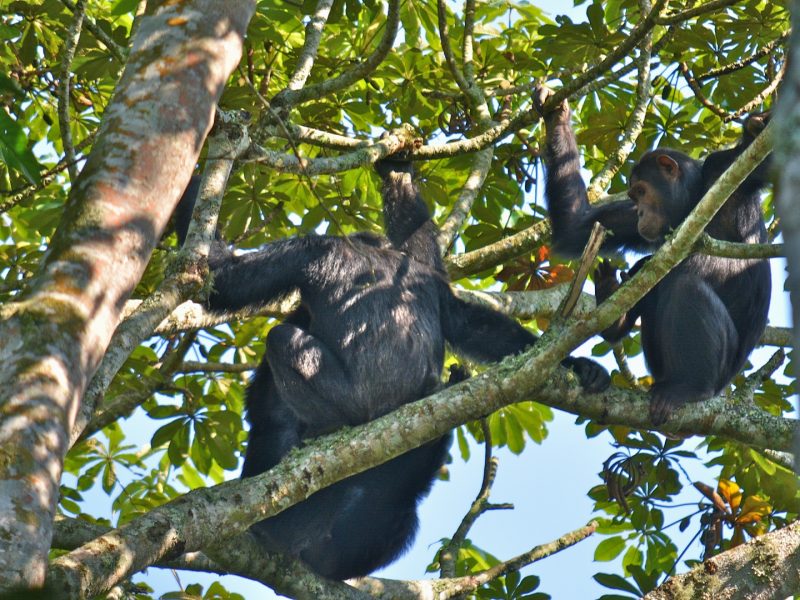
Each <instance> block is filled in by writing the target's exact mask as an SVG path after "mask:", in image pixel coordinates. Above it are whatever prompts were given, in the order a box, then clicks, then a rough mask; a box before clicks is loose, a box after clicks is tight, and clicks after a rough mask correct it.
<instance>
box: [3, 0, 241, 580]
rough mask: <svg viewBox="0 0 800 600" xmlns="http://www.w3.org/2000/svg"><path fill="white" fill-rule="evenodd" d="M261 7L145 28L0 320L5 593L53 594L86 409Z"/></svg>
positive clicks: (189, 7)
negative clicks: (55, 531) (63, 490)
mask: <svg viewBox="0 0 800 600" xmlns="http://www.w3.org/2000/svg"><path fill="white" fill-rule="evenodd" d="M254 4H255V3H254V2H252V0H229V1H227V2H212V1H210V0H195V1H194V2H181V3H165V4H164V5H163V7H162V9H161V10H159V11H158V12H157V14H155V15H152V16H148V17H145V18H143V19H142V22H141V26H140V28H139V30H138V32H137V34H136V38H135V40H134V43H133V49H132V50H131V54H130V60H129V61H128V63H127V65H126V68H125V71H124V73H123V76H122V78H121V80H120V83H119V85H118V87H117V91H116V94H115V96H114V100H113V102H112V103H111V105H109V107H108V109H107V110H106V113H105V118H104V121H103V124H102V126H101V129H100V132H99V134H98V136H97V141H96V143H95V146H94V149H93V151H92V154H91V156H90V157H89V160H88V162H87V163H86V166H85V167H84V169H83V172H82V173H81V174H80V176H79V178H78V179H77V181H76V182H75V185H74V187H73V189H72V191H71V194H70V198H69V200H68V202H67V206H66V208H65V211H64V215H63V217H62V221H61V224H60V225H59V228H58V231H57V232H56V234H55V236H54V238H53V240H52V243H51V245H50V248H49V250H48V254H47V257H46V259H45V261H44V263H43V265H42V268H41V269H40V271H39V273H38V274H37V275H36V276H35V277H34V278H33V279H32V280H31V283H30V286H29V288H28V289H27V290H26V291H25V293H24V294H23V295H21V296H20V298H19V301H18V302H16V303H15V304H12V305H9V306H8V307H6V308H5V309H3V311H2V313H1V314H0V340H3V343H2V344H0V365H1V366H0V591H2V590H4V589H9V588H12V587H36V586H40V585H42V583H43V582H44V576H45V568H46V564H47V563H46V561H47V551H48V549H49V545H50V538H51V535H52V519H53V513H54V510H55V505H56V501H57V497H58V483H59V479H60V476H61V468H62V462H63V458H64V453H65V451H66V447H67V440H68V432H69V431H70V428H71V426H72V423H73V421H74V418H75V414H76V411H77V408H78V404H79V402H80V398H81V396H82V395H83V392H84V390H85V388H86V383H87V381H88V379H89V378H90V377H91V376H92V374H93V372H94V370H95V369H96V367H97V365H98V362H99V361H100V359H101V358H102V356H103V353H104V351H105V349H106V347H107V345H108V342H109V339H110V338H111V334H112V332H113V331H114V328H115V326H116V325H117V323H118V321H119V317H120V311H121V310H122V308H123V307H124V304H125V301H126V300H127V299H128V297H129V295H130V293H131V291H132V290H133V288H134V286H135V285H136V283H137V282H138V281H139V279H140V277H141V274H142V272H143V270H144V267H145V265H146V263H147V260H148V259H149V257H150V253H151V251H152V249H153V247H154V245H155V243H156V241H157V239H158V235H159V234H160V233H161V231H162V230H163V228H164V225H165V224H166V222H167V220H168V218H169V216H170V213H171V212H172V208H173V207H174V205H175V203H176V202H177V200H178V198H179V196H180V194H181V192H182V191H183V188H184V186H185V185H186V183H187V182H188V179H189V176H190V174H191V171H192V169H193V167H194V165H195V162H196V160H197V157H198V155H199V152H200V148H201V146H202V144H203V140H204V139H205V136H206V134H207V133H208V130H209V129H210V127H211V123H212V119H213V115H214V107H215V104H216V102H217V100H218V98H219V96H220V94H221V93H222V89H223V86H224V84H225V81H226V79H227V77H228V75H229V74H230V72H231V71H232V70H233V68H234V67H235V66H236V64H237V63H238V60H239V57H240V55H241V48H242V39H243V36H244V32H245V28H246V26H247V23H248V21H249V19H250V16H251V15H252V12H253V10H254Z"/></svg>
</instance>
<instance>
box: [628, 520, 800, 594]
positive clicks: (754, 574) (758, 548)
mask: <svg viewBox="0 0 800 600" xmlns="http://www.w3.org/2000/svg"><path fill="white" fill-rule="evenodd" d="M798 589H800V523H797V522H795V523H792V524H791V525H789V526H787V527H784V528H783V529H778V530H777V531H771V532H770V533H767V534H764V535H760V536H758V537H756V538H754V539H752V540H750V541H749V542H747V543H746V544H742V545H741V546H737V547H735V548H732V549H731V550H728V551H726V552H723V553H721V554H718V555H717V556H715V557H713V558H709V559H708V560H704V561H703V563H702V564H701V565H698V566H697V567H695V568H694V569H692V570H691V571H689V572H688V573H684V574H683V575H676V576H674V577H670V578H669V579H668V580H667V581H666V582H665V583H664V584H662V585H661V586H659V587H658V588H656V589H655V590H653V591H652V592H650V593H649V594H647V595H646V596H645V597H644V600H677V599H678V598H701V597H702V598H715V597H725V596H730V594H731V593H732V591H733V590H735V595H736V597H737V598H753V599H756V598H761V599H764V600H767V599H768V598H786V597H789V596H792V595H793V594H794V593H796V592H797V590H798Z"/></svg>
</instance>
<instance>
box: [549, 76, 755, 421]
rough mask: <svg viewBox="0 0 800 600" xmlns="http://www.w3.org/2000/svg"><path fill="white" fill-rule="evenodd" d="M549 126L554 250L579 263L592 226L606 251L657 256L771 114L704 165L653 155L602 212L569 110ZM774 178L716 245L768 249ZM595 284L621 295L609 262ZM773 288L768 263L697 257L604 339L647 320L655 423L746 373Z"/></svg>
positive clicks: (743, 195) (740, 207) (716, 227)
mask: <svg viewBox="0 0 800 600" xmlns="http://www.w3.org/2000/svg"><path fill="white" fill-rule="evenodd" d="M549 94H550V93H549V92H548V91H547V90H545V89H544V88H541V89H540V90H539V93H538V98H537V100H538V102H539V106H542V105H543V103H544V101H545V100H546V98H547V97H548V96H549ZM544 118H545V126H546V130H547V142H546V150H545V162H546V166H547V183H546V187H545V195H546V199H547V203H548V207H549V210H550V220H551V222H552V225H553V242H554V245H555V249H556V250H557V251H559V252H562V253H565V254H570V255H577V254H579V253H580V252H581V250H582V249H583V246H584V245H585V244H586V241H587V240H588V237H589V232H590V231H591V229H592V226H593V225H594V223H595V222H600V223H601V224H602V225H603V226H604V227H606V228H607V229H609V230H610V235H609V236H607V239H606V241H605V243H604V246H603V249H604V250H615V249H619V248H627V249H631V250H635V251H639V252H650V251H653V250H655V249H657V248H658V247H659V246H660V245H661V244H662V243H663V241H664V236H665V235H666V234H667V233H668V232H669V231H670V230H671V229H674V228H675V227H677V226H678V225H679V224H680V223H681V222H682V221H683V220H684V219H685V218H686V216H687V215H688V214H689V212H691V210H692V209H693V208H694V207H695V206H696V205H697V203H698V202H699V201H700V199H701V198H702V197H703V194H704V193H705V192H706V191H707V190H708V189H709V188H710V187H711V185H712V184H713V183H714V182H715V181H716V180H717V178H718V177H719V176H720V175H721V174H722V173H723V172H724V171H725V169H727V168H728V167H729V166H730V165H731V163H733V161H734V160H735V159H736V158H737V157H738V156H739V155H740V154H741V153H742V152H743V151H744V149H745V148H747V146H749V145H750V143H751V142H752V141H753V139H755V136H756V135H758V133H760V132H761V130H763V129H764V127H765V126H766V124H767V122H768V120H769V115H768V114H766V113H765V114H760V115H753V116H751V117H749V118H748V120H747V121H746V122H745V124H744V131H743V135H742V139H741V141H740V142H739V144H738V145H737V146H736V147H734V148H732V149H729V150H723V151H719V152H713V153H712V154H710V155H709V156H708V157H707V158H706V159H705V161H699V160H694V159H692V158H690V157H689V156H687V155H685V154H683V153H682V152H678V151H675V150H669V149H658V150H653V151H651V152H648V153H647V154H645V155H644V156H643V157H642V158H641V159H640V160H639V162H638V163H637V164H636V165H635V166H634V167H633V171H632V173H631V176H630V182H629V184H630V185H629V191H628V196H629V197H630V199H629V200H625V201H620V202H612V203H609V204H605V205H602V206H592V205H590V204H589V202H588V199H587V195H586V186H585V185H584V183H583V179H582V178H581V174H580V156H579V154H578V146H577V143H576V140H575V134H574V133H573V131H572V128H571V126H570V111H569V107H568V106H567V104H566V102H564V103H563V104H561V105H560V106H559V107H557V108H556V109H555V110H553V111H551V112H549V113H548V114H545V115H544ZM767 171H768V168H767V166H766V163H762V164H761V165H760V166H759V167H758V168H756V170H755V171H754V172H753V173H751V174H750V176H749V177H748V178H747V179H746V180H745V181H744V182H743V183H742V185H741V186H739V188H738V189H737V190H736V192H735V193H734V194H733V195H732V196H731V197H730V199H728V201H727V202H726V203H725V205H724V206H723V207H722V208H721V209H720V211H719V212H718V213H717V215H716V216H715V217H714V218H713V219H712V220H711V222H710V223H709V225H708V227H706V232H708V234H709V235H710V236H711V237H713V238H716V239H719V240H725V241H730V242H747V243H762V242H765V241H766V239H767V236H766V229H765V226H764V220H763V217H762V213H761V206H760V194H761V191H762V189H763V187H764V186H765V185H766V183H767ZM644 260H646V259H643V261H644ZM643 261H640V262H639V263H637V265H636V266H635V267H634V269H635V270H638V269H639V267H640V266H641V264H642V263H643ZM595 285H596V287H597V297H598V302H601V301H602V300H604V299H605V298H607V297H608V296H610V295H611V293H612V292H613V291H614V290H615V289H616V288H617V287H619V284H618V283H617V279H616V269H614V268H613V267H611V266H610V263H604V264H603V265H601V267H600V268H599V269H598V271H597V272H596V274H595ZM770 287H771V280H770V270H769V265H768V264H767V261H766V260H755V259H748V260H743V259H736V258H723V257H718V256H708V255H706V254H692V255H690V256H689V257H688V258H686V259H685V260H684V261H683V262H682V263H680V264H679V265H678V266H677V267H675V269H673V270H672V271H671V272H670V273H669V274H668V275H667V276H666V277H665V278H664V279H663V280H662V281H661V282H660V283H659V284H658V285H657V286H656V287H655V288H653V289H652V290H651V291H650V292H649V293H648V294H647V295H646V296H645V297H644V298H642V300H641V301H640V302H639V303H637V304H636V306H634V307H633V308H632V309H631V310H630V311H629V312H628V313H627V314H625V315H623V316H622V317H621V319H620V320H619V321H618V322H617V323H616V324H615V325H614V326H612V327H611V328H609V329H608V330H606V331H604V332H603V335H604V337H606V338H607V339H608V340H609V341H612V342H614V341H618V340H619V339H621V338H622V337H624V336H625V335H627V334H628V332H629V331H630V329H631V327H633V325H634V323H635V322H636V319H637V318H639V317H641V324H642V348H643V350H644V356H645V359H646V361H647V365H648V367H649V369H650V373H651V374H652V376H653V378H654V380H655V383H654V384H653V387H652V389H651V400H650V413H651V418H652V420H653V422H654V423H655V424H660V423H662V422H663V421H664V420H666V419H667V417H668V416H669V415H670V413H671V412H672V410H673V409H674V408H676V407H679V406H681V405H683V404H684V403H686V402H695V401H699V400H703V399H706V398H710V397H711V396H713V395H715V394H717V393H719V392H720V391H721V390H722V389H723V388H724V387H725V386H726V385H728V383H730V381H731V380H732V379H733V377H734V376H735V375H736V374H737V373H738V372H739V371H740V370H741V368H742V367H743V366H744V363H745V361H746V360H747V357H748V356H749V355H750V352H751V351H752V350H753V347H754V346H755V345H756V343H757V342H758V340H759V338H760V337H761V334H762V333H763V332H764V328H765V327H766V324H767V311H768V309H769V298H770Z"/></svg>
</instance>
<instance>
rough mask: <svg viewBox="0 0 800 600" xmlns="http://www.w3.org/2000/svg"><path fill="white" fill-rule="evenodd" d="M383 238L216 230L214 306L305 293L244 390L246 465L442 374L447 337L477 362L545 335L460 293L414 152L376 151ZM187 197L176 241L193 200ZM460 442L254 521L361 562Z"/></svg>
mask: <svg viewBox="0 0 800 600" xmlns="http://www.w3.org/2000/svg"><path fill="white" fill-rule="evenodd" d="M376 169H377V171H378V173H379V174H380V176H381V178H382V180H383V188H382V195H383V213H384V221H385V228H386V235H387V237H386V238H383V237H380V236H376V235H373V234H369V233H357V234H355V235H351V236H349V237H347V238H342V237H336V236H330V235H310V236H307V237H295V238H288V239H282V240H278V241H276V242H274V243H271V244H268V245H267V246H265V247H264V248H262V249H260V250H259V251H256V252H252V253H248V254H242V255H240V256H236V255H234V254H233V252H231V251H230V250H229V249H228V248H227V247H226V245H225V244H224V243H223V242H222V240H220V239H217V241H216V242H215V244H214V245H213V247H212V250H211V252H210V255H209V265H210V268H211V271H212V272H213V275H214V291H213V292H212V294H211V296H210V298H209V300H208V304H209V307H210V308H211V309H212V310H218V311H228V310H237V309H241V308H244V307H258V306H260V305H263V304H265V303H268V302H270V301H272V300H275V299H276V298H278V297H280V296H282V295H285V294H287V293H289V292H291V291H293V290H298V291H299V292H300V297H301V305H300V307H299V308H298V309H297V310H296V311H295V312H294V313H292V314H291V315H290V316H289V317H287V318H286V319H285V320H284V321H283V322H282V323H281V324H279V325H276V326H275V327H273V328H272V329H271V330H270V332H269V334H268V335H267V349H266V353H265V355H264V359H263V361H262V362H261V364H260V365H259V367H258V370H257V372H256V374H255V377H254V378H253V381H252V383H251V384H250V387H249V389H248V392H247V418H248V420H249V422H250V434H249V440H248V443H247V453H246V456H245V461H244V468H243V470H242V476H243V477H250V476H253V475H257V474H259V473H263V472H264V471H266V470H268V469H270V468H271V467H273V466H274V465H276V464H277V463H278V462H279V461H280V460H281V458H282V457H283V456H285V455H286V453H287V452H289V451H290V450H291V449H292V448H295V447H297V446H300V445H302V444H303V442H304V441H305V440H307V439H309V438H313V437H315V436H318V435H321V434H324V433H328V432H331V431H334V430H336V429H339V428H340V427H343V426H345V425H350V426H352V425H358V424H361V423H366V422H367V421H370V420H372V419H375V418H377V417H380V416H381V415H385V414H386V413H389V412H391V411H392V410H394V409H396V408H398V407H400V406H402V405H403V404H406V403H408V402H413V401H415V400H419V399H420V398H423V397H425V396H427V395H429V394H431V393H433V392H435V391H436V390H437V389H439V388H440V387H441V383H440V377H441V371H442V366H443V362H444V352H445V342H447V343H449V344H450V346H451V347H452V348H453V349H454V350H455V351H456V352H460V353H463V354H465V355H467V356H469V357H470V358H472V359H475V360H478V361H482V362H492V361H499V360H501V359H502V358H503V357H505V356H508V355H511V354H515V353H518V352H522V351H523V350H525V349H526V348H527V347H529V346H531V345H532V344H533V343H535V342H536V337H535V336H534V335H532V334H531V333H530V332H529V331H527V330H526V329H525V328H523V327H522V326H521V325H519V324H518V323H517V322H516V321H514V320H512V319H510V318H508V317H506V316H504V315H502V314H500V313H498V312H496V311H494V310H491V309H488V308H485V307H482V306H478V305H474V304H469V303H467V302H464V301H462V300H459V299H458V298H456V297H455V296H454V295H453V293H452V291H451V290H450V286H449V283H448V279H447V274H446V272H445V270H444V266H443V263H442V259H441V257H440V255H439V249H438V246H437V243H436V234H437V229H436V226H435V225H434V223H433V222H432V221H431V219H430V214H429V212H428V208H427V206H426V205H425V202H424V201H423V200H422V198H421V197H420V195H419V193H418V190H417V187H416V185H415V184H414V182H413V181H412V174H413V169H412V167H411V163H410V162H409V161H408V160H407V159H406V158H405V156H394V157H389V158H388V159H384V160H382V161H380V162H379V163H378V164H377V165H376ZM196 193H197V183H196V182H193V184H192V185H190V187H189V189H187V192H186V193H185V194H184V198H183V199H182V200H181V203H180V204H179V206H178V210H177V214H176V223H177V229H178V235H179V239H180V241H181V243H183V240H184V238H185V235H186V229H187V227H188V223H189V216H190V215H191V211H192V208H193V205H194V202H195V196H196ZM562 364H563V365H565V366H567V367H569V368H570V369H572V370H573V371H575V373H576V374H577V375H578V378H579V380H580V381H581V383H582V385H583V386H584V388H585V389H587V390H588V391H601V390H603V389H605V388H606V387H607V386H608V383H609V377H608V373H606V371H605V370H604V369H603V368H602V367H601V366H599V365H598V364H597V363H595V362H593V361H591V360H589V359H586V358H573V357H567V358H566V359H565V360H564V361H563V363H562ZM450 442H451V435H449V434H448V435H446V436H444V437H442V438H440V439H437V440H434V441H432V442H430V443H428V444H425V445H424V446H421V447H419V448H416V449H415V450H411V451H410V452H407V453H405V454H403V455H401V456H398V457H397V458H395V459H393V460H390V461H388V462H386V463H384V464H382V465H380V466H378V467H375V468H372V469H369V470H367V471H365V472H363V473H360V474H358V475H354V476H352V477H349V478H347V479H345V480H343V481H341V482H339V483H337V484H335V485H332V486H330V487H328V488H325V489H323V490H321V491H319V492H317V493H316V494H314V495H312V496H311V497H309V498H308V499H307V500H305V501H303V502H301V503H299V504H297V505H295V506H292V507H291V508H289V509H287V510H285V511H283V512H281V513H279V514H278V515H276V516H274V517H271V518H269V519H266V520H264V521H261V522H259V523H257V524H255V525H254V526H253V528H252V530H251V531H252V533H253V534H254V535H255V536H256V538H257V539H258V540H259V541H260V542H261V544H262V545H263V546H264V548H266V549H267V550H270V551H275V552H281V553H287V554H290V555H293V556H295V557H299V558H300V559H302V560H303V561H305V562H306V563H307V564H308V565H309V566H310V567H311V568H312V569H314V570H315V571H316V572H318V573H319V574H321V575H324V576H326V577H330V578H334V579H346V578H350V577H357V576H362V575H366V574H368V573H370V572H371V571H373V570H375V569H377V568H379V567H382V566H384V565H386V564H388V563H390V562H391V561H393V560H394V559H396V558H397V557H398V556H399V555H400V554H401V553H402V552H404V551H405V550H406V549H407V547H408V546H409V545H410V543H411V541H412V540H413V538H414V535H415V533H416V529H417V512H416V509H417V504H418V502H419V501H420V500H421V499H422V498H423V497H425V496H426V495H427V494H428V492H429V491H430V488H431V485H432V484H433V480H434V479H435V478H436V475H437V473H438V471H439V469H440V468H441V466H442V465H443V463H444V461H445V458H446V456H447V452H448V448H449V446H450Z"/></svg>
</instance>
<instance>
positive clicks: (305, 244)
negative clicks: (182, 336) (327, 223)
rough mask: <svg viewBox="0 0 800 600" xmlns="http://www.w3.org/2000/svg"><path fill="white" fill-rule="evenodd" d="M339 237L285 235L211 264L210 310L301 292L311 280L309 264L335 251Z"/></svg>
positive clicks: (260, 303) (255, 303)
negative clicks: (288, 236)
mask: <svg viewBox="0 0 800 600" xmlns="http://www.w3.org/2000/svg"><path fill="white" fill-rule="evenodd" d="M340 243H344V242H343V241H342V239H341V238H335V237H330V236H308V237H297V238H286V239H282V240H278V241H276V242H273V243H271V244H267V245H266V246H264V247H263V248H261V249H260V250H258V251H256V252H248V253H246V254H241V255H239V256H234V255H230V256H229V257H228V258H227V259H226V260H224V261H219V262H217V263H216V264H214V263H211V261H210V260H209V265H210V266H211V270H212V273H213V275H214V291H213V292H212V293H211V295H210V296H209V298H208V305H209V308H211V309H213V310H239V309H242V308H256V307H259V306H263V305H264V304H267V303H268V302H271V301H273V300H276V299H278V298H280V297H281V296H284V295H286V294H288V293H289V292H291V291H292V290H295V289H297V290H300V293H301V295H302V293H303V291H304V288H305V287H306V284H307V283H308V282H309V281H310V280H311V279H312V278H311V276H310V274H309V267H311V266H313V265H314V264H318V261H319V260H320V259H321V258H322V257H323V256H324V255H325V254H327V253H329V252H331V251H334V247H335V246H336V245H337V244H340Z"/></svg>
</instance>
